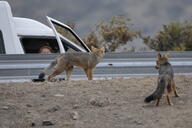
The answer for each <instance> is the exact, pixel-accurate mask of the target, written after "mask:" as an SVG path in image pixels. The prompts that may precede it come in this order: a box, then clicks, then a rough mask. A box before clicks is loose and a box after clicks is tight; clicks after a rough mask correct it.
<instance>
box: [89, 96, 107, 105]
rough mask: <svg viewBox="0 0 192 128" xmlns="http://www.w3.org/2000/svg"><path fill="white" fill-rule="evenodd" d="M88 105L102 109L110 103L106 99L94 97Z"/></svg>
mask: <svg viewBox="0 0 192 128" xmlns="http://www.w3.org/2000/svg"><path fill="white" fill-rule="evenodd" d="M89 103H90V104H91V105H93V106H97V107H104V106H107V105H108V104H109V103H110V100H109V99H108V98H107V97H96V98H91V99H90V100H89Z"/></svg>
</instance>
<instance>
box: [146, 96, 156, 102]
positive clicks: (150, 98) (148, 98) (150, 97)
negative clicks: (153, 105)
mask: <svg viewBox="0 0 192 128" xmlns="http://www.w3.org/2000/svg"><path fill="white" fill-rule="evenodd" d="M152 100H154V98H153V96H148V97H146V98H145V100H144V102H145V103H149V102H151V101H152Z"/></svg>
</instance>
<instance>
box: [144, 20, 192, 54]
mask: <svg viewBox="0 0 192 128" xmlns="http://www.w3.org/2000/svg"><path fill="white" fill-rule="evenodd" d="M191 35H192V23H189V22H182V23H180V22H174V23H170V24H168V25H163V28H162V30H160V31H159V32H158V33H157V34H156V35H155V37H153V38H151V37H150V36H147V37H143V41H144V43H145V44H147V45H148V46H149V47H150V48H152V49H154V50H157V51H189V50H192V36H191Z"/></svg>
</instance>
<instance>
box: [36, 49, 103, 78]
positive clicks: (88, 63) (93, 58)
mask: <svg viewBox="0 0 192 128" xmlns="http://www.w3.org/2000/svg"><path fill="white" fill-rule="evenodd" d="M91 50H92V52H90V53H83V52H69V53H65V54H63V55H60V56H58V57H57V58H56V60H54V61H53V62H52V63H51V64H50V65H49V66H48V67H47V68H45V69H44V70H43V71H42V72H41V73H40V74H39V79H43V78H44V77H45V74H46V73H47V72H48V71H50V70H52V69H53V70H54V71H53V73H52V74H51V75H49V76H48V80H51V79H52V78H53V77H55V76H56V75H59V74H61V73H62V72H64V71H66V77H67V80H70V78H71V74H72V72H73V67H74V66H79V67H81V68H82V69H83V70H84V71H85V73H86V75H87V77H88V80H92V79H93V69H94V68H95V67H96V65H97V64H98V63H99V62H100V60H101V59H102V58H103V56H104V55H105V48H104V47H102V48H94V47H91Z"/></svg>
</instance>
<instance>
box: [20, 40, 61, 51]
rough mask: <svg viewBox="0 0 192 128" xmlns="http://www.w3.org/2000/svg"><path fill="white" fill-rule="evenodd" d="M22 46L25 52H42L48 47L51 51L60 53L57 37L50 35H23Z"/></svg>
mask: <svg viewBox="0 0 192 128" xmlns="http://www.w3.org/2000/svg"><path fill="white" fill-rule="evenodd" d="M21 42H22V46H23V49H24V51H25V53H41V49H42V48H43V47H48V48H50V49H51V50H50V51H51V53H59V52H60V51H59V45H58V43H57V40H56V39H55V38H50V37H33V38H32V37H22V38H21Z"/></svg>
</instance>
